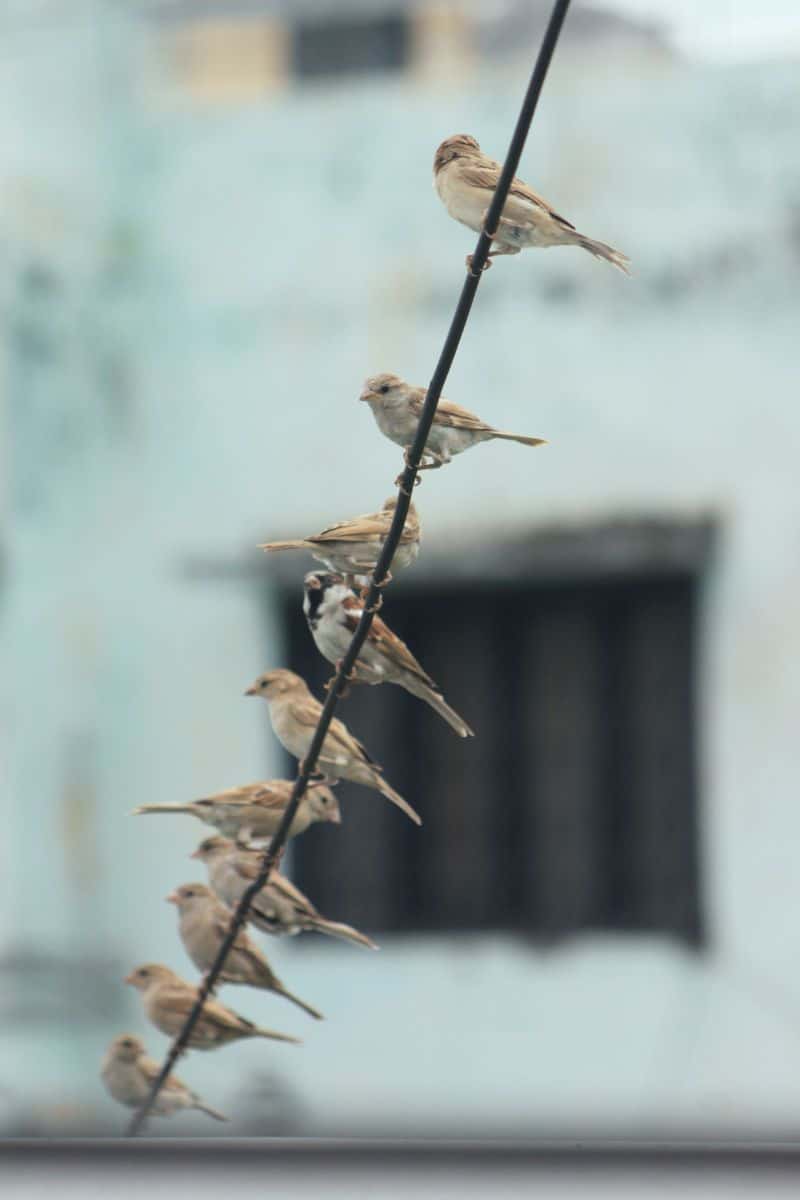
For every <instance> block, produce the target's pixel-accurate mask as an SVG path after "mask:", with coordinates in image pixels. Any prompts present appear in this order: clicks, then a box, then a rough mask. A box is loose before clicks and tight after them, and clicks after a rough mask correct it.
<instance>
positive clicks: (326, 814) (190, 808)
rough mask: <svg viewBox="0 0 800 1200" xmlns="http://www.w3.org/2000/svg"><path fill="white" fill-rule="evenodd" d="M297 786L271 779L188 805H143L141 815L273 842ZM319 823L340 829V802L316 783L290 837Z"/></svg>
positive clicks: (302, 802) (242, 839) (310, 787)
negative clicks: (182, 819)
mask: <svg viewBox="0 0 800 1200" xmlns="http://www.w3.org/2000/svg"><path fill="white" fill-rule="evenodd" d="M293 786H294V784H293V782H292V780H290V779H267V780H264V781H263V782H261V783H246V784H244V785H243V786H242V787H236V788H228V790H227V791H225V792H216V793H215V794H214V795H213V796H204V797H203V799H202V800H192V801H190V802H189V803H188V804H140V805H139V807H138V808H135V809H134V810H133V812H134V815H138V814H140V813H189V814H190V815H191V816H193V817H197V818H198V819H199V820H201V821H204V822H205V823H206V824H207V825H211V826H213V827H214V829H218V830H219V832H220V833H223V834H224V835H225V836H226V837H232V838H234V839H235V840H236V841H238V842H241V843H242V844H247V843H249V842H251V841H263V840H264V839H265V838H271V837H272V835H273V834H274V833H275V830H276V829H277V828H278V825H279V824H280V821H281V817H282V816H283V814H284V811H285V809H286V805H287V804H288V802H289V797H290V796H291V794H292V787H293ZM316 821H330V822H332V823H333V824H334V825H340V824H341V821H342V814H341V811H340V809H339V801H338V800H337V799H336V797H335V796H334V794H333V792H332V791H331V789H330V788H329V787H327V786H326V785H325V784H324V783H318V782H316V781H314V780H312V781H311V782H310V783H309V785H308V787H307V788H306V790H305V792H304V793H303V796H302V798H301V800H300V804H299V805H298V808H297V813H296V815H295V817H294V820H293V821H292V823H291V825H290V826H289V837H296V836H297V835H298V834H300V833H305V831H306V830H307V829H308V827H309V826H310V825H313V824H314V823H315V822H316Z"/></svg>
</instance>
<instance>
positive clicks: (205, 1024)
mask: <svg viewBox="0 0 800 1200" xmlns="http://www.w3.org/2000/svg"><path fill="white" fill-rule="evenodd" d="M125 983H129V984H131V985H132V986H133V987H135V988H136V989H137V991H139V992H140V993H141V997H142V1004H143V1005H144V1011H145V1015H146V1016H147V1018H148V1020H149V1021H151V1022H152V1024H153V1025H155V1027H156V1029H160V1030H161V1032H162V1033H165V1034H166V1035H167V1037H170V1038H174V1037H177V1035H178V1034H179V1033H180V1031H181V1029H182V1028H183V1026H184V1024H185V1022H186V1018H187V1017H188V1016H189V1013H190V1012H191V1011H192V1008H193V1007H194V1004H195V1001H196V1000H197V993H198V988H196V987H193V986H192V985H191V984H190V983H186V981H185V980H184V979H181V977H180V975H176V974H175V972H174V971H171V970H170V968H169V967H165V966H163V965H162V964H161V963H145V964H144V965H143V966H141V967H136V968H135V969H134V970H133V971H131V973H130V975H128V976H126V978H125ZM254 1037H259V1038H269V1039H270V1040H271V1041H275V1042H293V1043H294V1044H295V1045H299V1039H298V1038H294V1037H290V1036H289V1035H288V1034H287V1033H274V1032H273V1031H272V1030H271V1029H261V1028H260V1027H259V1026H258V1025H254V1024H253V1022H252V1021H248V1020H247V1019H246V1018H245V1017H241V1016H239V1014H238V1013H235V1012H234V1011H233V1009H231V1008H226V1007H225V1005H224V1004H220V1002H219V1000H215V999H214V998H213V997H212V996H209V997H208V999H207V1000H206V1002H205V1004H204V1005H203V1011H202V1012H201V1013H200V1016H199V1018H198V1020H197V1023H196V1024H195V1026H194V1029H193V1030H192V1032H191V1034H190V1036H189V1041H188V1043H187V1045H188V1048H189V1049H190V1050H215V1049H216V1048H217V1046H225V1045H227V1044H228V1042H238V1041H240V1040H241V1039H242V1038H254Z"/></svg>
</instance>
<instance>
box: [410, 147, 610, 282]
mask: <svg viewBox="0 0 800 1200" xmlns="http://www.w3.org/2000/svg"><path fill="white" fill-rule="evenodd" d="M501 170H502V168H501V166H500V163H497V162H495V161H494V159H493V158H489V157H488V156H487V155H485V154H484V153H483V152H482V150H481V148H480V146H479V145H478V143H477V142H476V140H475V138H474V137H470V135H469V134H467V133H457V134H455V135H454V136H453V137H449V138H445V140H444V141H443V142H442V144H441V145H440V146H439V148H438V150H437V151H436V154H435V155H434V159H433V183H434V187H435V188H436V191H437V193H438V195H439V199H440V200H441V201H442V203H443V204H444V206H445V208H446V209H447V211H448V212H449V214H450V216H451V217H454V218H455V220H456V221H460V222H461V224H462V225H466V226H467V228H468V229H472V230H474V231H475V232H476V233H480V232H481V230H482V229H483V224H484V221H485V219H486V214H487V212H488V211H489V205H490V204H491V201H492V196H493V194H494V191H495V188H496V187H497V182H498V180H499V178H500V172H501ZM546 246H580V247H582V249H584V250H588V251H589V253H590V254H593V255H594V256H595V258H604V259H605V260H606V262H610V263H611V265H612V266H613V267H616V268H617V269H618V270H619V271H622V272H623V273H624V274H625V275H630V270H629V269H628V264H629V263H630V259H629V258H628V256H627V255H626V254H623V253H622V251H621V250H615V249H614V247H613V246H608V245H606V243H605V242H597V241H595V239H594V238H590V237H586V235H585V234H583V233H579V232H578V230H577V229H576V228H575V226H574V225H573V224H572V223H571V222H570V221H568V220H567V219H566V217H562V216H560V214H559V213H557V212H556V211H555V209H554V208H552V207H551V206H550V205H549V204H548V203H547V201H546V200H543V199H542V197H541V196H538V195H537V194H536V192H535V191H534V190H533V188H531V187H529V186H528V184H527V183H523V182H522V180H521V179H514V180H513V181H512V183H511V188H510V191H509V193H508V199H507V200H506V202H505V204H504V206H503V212H502V214H501V217H500V223H499V224H498V226H497V232H496V233H495V235H494V238H493V240H492V247H493V249H492V250H490V252H489V253H490V256H496V255H499V254H519V252H520V250H525V249H528V248H529V247H546ZM470 261H471V256H470V258H469V259H468V260H467V262H468V263H469V262H470Z"/></svg>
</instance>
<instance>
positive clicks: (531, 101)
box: [127, 0, 570, 1137]
mask: <svg viewBox="0 0 800 1200" xmlns="http://www.w3.org/2000/svg"><path fill="white" fill-rule="evenodd" d="M569 3H570V0H555V3H554V5H553V11H552V12H551V14H550V20H549V21H548V24H547V29H546V30H545V33H544V38H543V39H542V44H541V47H540V49H539V54H538V56H537V58H536V65H535V66H534V68H533V74H532V75H531V78H530V82H529V84H528V89H527V91H526V93H525V98H524V100H523V101H522V107H521V109H520V113H519V117H518V118H517V124H516V127H515V129H514V135H513V137H512V138H511V143H510V145H509V147H508V153H507V154H506V158H505V162H504V163H503V170H502V171H501V173H500V178H499V180H498V181H497V187H496V189H495V192H494V196H493V197H492V202H491V204H490V205H489V210H488V212H487V214H486V221H485V222H484V228H483V232H482V233H481V235H480V237H479V238H478V243H477V246H476V248H475V252H474V254H473V255H472V266H471V268H470V270H469V271H468V272H467V276H466V279H465V280H464V286H463V287H462V289H461V295H460V297H459V301H458V305H457V307H456V311H455V313H454V314H453V319H452V321H451V322H450V328H449V330H448V333H447V337H446V339H445V343H444V346H443V347H442V352H441V354H440V355H439V361H438V362H437V364H436V370H435V371H434V373H433V376H432V378H431V381H430V384H429V385H428V391H427V395H426V397H425V404H424V406H423V409H422V415H421V416H420V419H419V425H418V426H417V432H416V436H415V438H414V441H413V443H412V445H411V449H410V450H409V451H408V453H407V455H406V467H405V470H404V471H403V474H402V476H401V477H400V484H399V491H398V494H397V507H396V508H395V512H394V518H393V520H392V524H391V526H390V528H389V533H388V534H387V537H386V540H385V542H384V543H383V547H382V549H381V553H380V557H379V558H378V562H377V564H376V566H375V570H374V571H373V573H372V579H371V581H370V587H369V591H368V593H367V598H366V602H365V604H364V611H363V612H362V614H361V619H360V621H359V623H358V626H357V628H356V631H355V633H354V634H353V638H352V641H351V642H350V645H349V647H348V649H347V653H346V654H345V656H344V658H343V659H342V661H341V663H340V664H339V669H338V671H337V672H336V675H335V676H334V679H333V682H332V683H331V686H330V689H329V691H328V695H327V698H326V700H325V703H324V705H323V707H322V712H321V713H320V716H319V721H318V723H317V728H316V730H315V731H314V737H313V738H312V741H311V745H310V746H309V748H308V753H307V755H306V757H305V758H304V759H303V761H302V763H301V764H300V770H299V772H298V775H297V778H296V780H295V782H294V787H293V789H292V794H291V797H290V799H289V803H288V804H287V805H286V810H285V811H284V814H283V817H282V819H281V822H280V824H279V826H278V828H277V829H276V830H275V833H274V834H273V836H272V840H271V842H270V844H269V846H268V847H267V849H266V851H265V853H264V857H263V859H262V861H261V867H260V870H259V872H258V875H257V877H256V878H255V879H254V880H253V882H252V883H251V884H250V886H249V887H248V888H247V890H246V891H245V892H244V894H243V895H242V898H241V900H240V901H239V903H238V905H237V906H236V909H235V911H234V913H233V916H232V917H231V923H230V925H229V927H228V932H227V933H226V935H225V938H224V941H223V942H222V945H221V946H220V948H219V952H218V954H217V957H216V958H215V960H214V963H213V965H212V967H211V970H210V971H209V972H208V973H207V975H206V976H205V978H204V980H203V982H202V983H201V985H200V987H199V989H198V992H197V999H196V1001H195V1003H194V1005H193V1006H192V1009H191V1011H190V1013H189V1015H188V1017H187V1018H186V1022H185V1024H184V1026H183V1028H182V1029H181V1031H180V1033H179V1034H178V1036H177V1037H176V1038H175V1041H174V1042H173V1043H172V1045H171V1046H170V1049H169V1053H168V1054H167V1057H166V1059H165V1060H164V1064H163V1066H162V1068H161V1070H160V1072H159V1074H158V1076H157V1078H156V1079H155V1081H154V1082H153V1086H152V1087H151V1089H150V1093H149V1095H148V1097H147V1099H146V1100H145V1102H144V1104H143V1105H142V1107H141V1108H140V1109H139V1110H138V1111H137V1112H135V1113H134V1115H133V1118H132V1119H131V1122H130V1125H129V1126H128V1129H127V1134H128V1136H129V1137H134V1136H135V1135H136V1134H137V1133H138V1132H139V1130H140V1129H141V1127H142V1125H143V1124H144V1121H145V1120H146V1118H147V1116H148V1114H149V1113H150V1112H151V1110H152V1107H153V1104H154V1103H155V1101H156V1097H157V1096H158V1093H159V1092H160V1090H161V1088H162V1087H163V1085H164V1083H165V1081H166V1079H167V1076H168V1075H169V1073H170V1071H172V1069H173V1067H174V1066H175V1063H176V1061H177V1059H178V1057H179V1055H180V1054H182V1053H183V1051H184V1050H185V1049H186V1044H187V1042H188V1040H189V1037H190V1035H191V1032H192V1030H193V1029H194V1026H195V1024H196V1023H197V1020H198V1018H199V1016H200V1013H201V1011H202V1008H203V1005H204V1004H205V1002H206V1000H207V999H208V996H209V993H210V992H211V990H212V989H213V987H214V985H215V984H216V981H217V979H218V978H219V975H220V973H221V971H222V968H223V966H224V963H225V959H226V958H227V956H228V952H229V951H230V949H231V946H232V945H233V943H234V941H235V940H236V936H237V934H238V933H239V930H240V929H241V928H242V926H243V925H244V923H245V920H246V918H247V912H248V909H249V908H250V905H251V903H252V901H253V900H254V898H255V896H256V894H257V893H258V892H259V891H260V890H261V888H262V887H263V886H264V884H265V883H266V882H267V879H268V878H269V875H270V873H271V871H272V870H273V868H274V867H275V865H276V863H277V861H278V858H279V856H280V854H281V852H282V850H283V848H284V846H285V844H286V841H287V839H288V835H289V827H290V825H291V823H292V821H293V820H294V817H295V813H296V812H297V808H298V805H299V803H300V801H301V799H302V797H303V793H304V792H305V790H306V787H307V785H308V782H309V780H310V778H311V776H312V775H313V773H314V768H315V767H316V764H317V759H318V757H319V753H320V750H321V749H322V744H323V742H324V740H325V735H326V734H327V732H328V728H329V726H330V723H331V721H332V719H333V714H334V710H335V708H336V705H337V704H338V702H339V699H340V697H341V693H342V691H343V689H344V687H345V684H346V680H347V677H348V676H349V674H350V672H351V671H352V669H353V667H354V666H355V662H356V659H357V658H358V655H359V653H360V651H361V647H362V646H363V645H364V642H365V640H366V637H367V634H368V633H369V628H370V626H371V624H372V618H373V617H374V615H375V613H376V612H377V611H378V608H379V607H380V596H381V587H382V586H383V584H384V581H385V580H386V577H387V575H388V574H389V568H390V567H391V563H392V559H393V557H394V553H395V550H396V549H397V546H398V543H399V541H400V535H401V534H402V532H403V527H404V525H405V522H406V516H407V515H408V507H409V504H410V503H411V493H412V490H413V487H414V483H415V480H416V478H417V469H418V467H419V464H420V461H421V459H422V455H423V452H424V450H425V443H426V442H427V440H428V434H429V433H430V429H431V425H432V424H433V418H434V416H435V414H436V406H437V404H438V403H439V398H440V396H441V394H442V388H443V387H444V385H445V382H446V380H447V376H448V374H449V373H450V368H451V367H452V365H453V360H454V359H455V356H456V351H457V350H458V347H459V343H460V342H461V337H462V335H463V333H464V329H465V327H466V324H467V319H468V317H469V314H470V310H471V309H472V304H473V301H474V299H475V294H476V292H477V290H478V284H479V283H480V281H481V275H482V274H483V268H484V265H485V264H486V262H487V261H488V255H489V249H490V247H491V244H492V237H491V234H492V233H494V232H495V231H496V230H497V225H498V223H499V220H500V214H501V212H502V211H503V205H504V204H505V202H506V197H507V196H508V191H509V188H510V187H511V181H512V179H513V178H514V176H515V175H516V172H517V167H518V166H519V160H520V157H521V156H522V151H523V148H524V146H525V139H526V138H527V136H528V130H529V129H530V126H531V121H532V120H533V114H534V113H535V111H536V105H537V103H538V101H539V95H540V93H541V90H542V86H543V84H544V81H545V77H546V75H547V69H548V67H549V66H550V60H551V59H552V57H553V51H554V50H555V48H556V43H557V42H558V37H559V34H560V33H561V27H562V25H563V23H564V18H565V16H566V15H567V9H568V8H569ZM487 231H489V232H487Z"/></svg>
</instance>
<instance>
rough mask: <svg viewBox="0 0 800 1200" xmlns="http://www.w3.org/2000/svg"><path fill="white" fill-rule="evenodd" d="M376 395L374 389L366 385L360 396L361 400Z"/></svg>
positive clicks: (369, 398) (370, 398)
mask: <svg viewBox="0 0 800 1200" xmlns="http://www.w3.org/2000/svg"><path fill="white" fill-rule="evenodd" d="M374 395H375V393H374V392H373V391H372V389H371V388H367V387H365V388H364V390H363V392H362V393H361V395H360V396H359V397H358V398H359V400H372V398H373V397H374Z"/></svg>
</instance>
